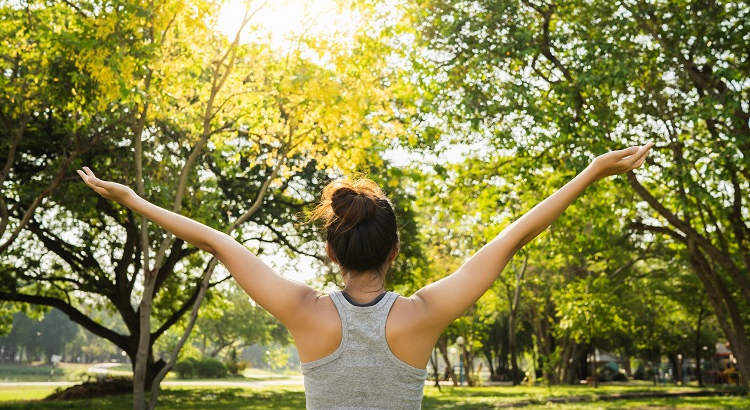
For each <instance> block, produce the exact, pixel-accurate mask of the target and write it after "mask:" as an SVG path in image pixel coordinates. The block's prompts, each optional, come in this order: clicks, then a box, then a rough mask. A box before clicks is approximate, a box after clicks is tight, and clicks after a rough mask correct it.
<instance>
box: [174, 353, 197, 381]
mask: <svg viewBox="0 0 750 410" xmlns="http://www.w3.org/2000/svg"><path fill="white" fill-rule="evenodd" d="M196 363H198V360H197V359H195V358H193V357H188V358H186V359H184V360H180V361H179V362H177V363H175V365H174V371H175V372H177V377H178V378H180V379H192V378H193V377H195V375H196V371H195V368H196Z"/></svg>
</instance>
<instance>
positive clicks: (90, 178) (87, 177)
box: [76, 167, 106, 195]
mask: <svg viewBox="0 0 750 410" xmlns="http://www.w3.org/2000/svg"><path fill="white" fill-rule="evenodd" d="M83 169H85V170H86V171H87V172H85V173H84V172H83V171H81V170H80V169H77V170H76V172H77V173H78V175H79V176H80V177H81V179H83V182H85V183H86V185H88V186H89V187H90V188H91V189H93V190H94V191H95V192H96V193H97V194H100V195H103V194H104V193H106V190H105V189H104V188H102V187H101V186H99V185H98V184H97V182H98V179H97V178H96V176H94V173H93V172H91V170H90V169H89V168H88V167H83Z"/></svg>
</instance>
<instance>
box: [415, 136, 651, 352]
mask: <svg viewBox="0 0 750 410" xmlns="http://www.w3.org/2000/svg"><path fill="white" fill-rule="evenodd" d="M652 146H653V144H652V143H648V144H646V145H643V146H635V147H630V148H626V149H623V150H619V151H612V152H609V153H607V154H604V155H601V156H599V157H597V158H596V159H595V160H594V161H593V162H592V163H591V165H589V167H587V168H586V169H585V170H584V171H583V172H581V173H580V174H578V175H577V176H576V177H575V178H573V179H572V180H571V181H569V182H568V183H567V184H565V186H563V187H562V188H560V189H559V190H558V191H557V192H555V193H554V194H552V195H551V196H549V197H548V198H547V199H545V200H544V201H542V202H540V203H539V204H537V205H536V206H535V207H534V208H532V209H531V210H530V211H529V212H527V213H526V214H524V215H523V216H522V217H521V218H519V219H518V220H516V221H515V222H513V223H512V224H510V225H509V226H508V227H507V228H505V229H504V230H503V231H502V232H500V234H499V235H498V236H497V237H495V239H493V240H492V241H490V242H489V243H487V244H486V245H485V246H484V247H482V249H480V250H479V251H478V252H477V253H476V254H474V255H473V256H472V257H471V258H469V260H467V261H466V262H465V263H464V264H463V265H462V266H461V267H460V268H458V270H456V271H455V272H454V273H452V274H451V275H449V276H447V277H445V278H443V279H440V280H438V281H437V282H434V283H431V284H430V285H427V286H425V287H424V288H422V289H420V290H419V291H417V292H416V293H415V294H414V295H413V296H412V297H411V298H412V300H413V301H414V302H415V304H416V305H417V306H419V308H420V309H419V310H420V311H421V313H422V314H420V317H423V318H424V320H423V325H422V326H423V330H424V331H425V332H429V333H434V336H435V337H437V336H438V335H439V334H440V333H441V332H442V331H443V329H444V328H445V327H446V326H448V325H449V324H450V323H451V322H452V321H453V320H454V319H456V318H457V317H458V316H459V315H461V314H462V313H463V312H464V311H465V310H466V309H467V308H468V307H469V306H471V304H472V303H474V302H475V301H476V300H477V299H479V297H480V296H482V294H483V293H484V292H486V291H487V289H489V287H490V286H491V285H492V282H494V281H495V279H497V276H498V275H499V274H500V272H502V270H503V268H505V265H506V264H507V263H508V261H510V259H511V258H512V257H513V255H514V254H515V253H516V252H517V251H518V250H519V249H521V247H523V246H524V245H525V244H526V243H528V242H529V241H531V240H532V239H534V238H535V237H536V236H537V235H539V234H540V233H542V232H543V231H544V230H545V229H546V228H547V227H548V226H549V225H550V224H552V222H553V221H554V220H555V219H557V218H558V217H559V216H560V215H561V214H562V213H563V211H564V210H565V208H567V207H568V205H570V204H571V203H572V202H573V201H574V200H575V199H576V198H577V197H578V195H580V194H581V193H582V192H583V191H584V189H586V187H587V186H589V185H591V184H592V183H594V182H595V181H596V180H598V179H601V178H604V177H606V176H609V175H614V174H620V173H623V172H628V171H631V170H633V169H635V168H638V167H639V166H641V164H643V161H644V160H645V159H646V155H647V154H648V151H649V149H651V147H652Z"/></svg>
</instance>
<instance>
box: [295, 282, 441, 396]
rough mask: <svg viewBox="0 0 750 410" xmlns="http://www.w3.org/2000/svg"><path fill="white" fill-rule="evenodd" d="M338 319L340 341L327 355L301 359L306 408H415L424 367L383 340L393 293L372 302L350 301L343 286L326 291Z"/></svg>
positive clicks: (396, 295)
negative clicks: (398, 354) (357, 303)
mask: <svg viewBox="0 0 750 410" xmlns="http://www.w3.org/2000/svg"><path fill="white" fill-rule="evenodd" d="M330 296H331V300H333V303H334V305H336V310H337V311H338V313H339V317H340V318H341V343H340V344H339V347H338V348H337V349H336V351H334V352H333V353H331V354H330V355H328V356H326V357H323V358H322V359H318V360H314V361H312V362H307V363H302V374H303V375H304V378H305V398H306V401H307V408H308V409H312V410H317V409H342V410H343V409H347V410H355V409H356V410H364V409H367V410H374V409H419V408H420V407H421V404H422V395H423V390H424V381H425V379H426V377H427V371H426V370H425V369H419V368H416V367H414V366H412V365H410V364H408V363H406V362H404V361H402V360H401V359H399V358H397V357H396V356H395V355H394V354H393V352H392V351H391V349H390V347H389V346H388V343H387V342H386V339H385V321H386V318H387V317H388V312H390V310H391V306H393V302H395V301H396V298H398V294H397V293H394V292H386V294H385V296H383V298H382V299H380V301H378V302H377V303H375V304H374V305H372V306H354V305H352V304H351V303H349V302H348V301H347V300H346V299H345V298H344V295H343V294H342V293H341V291H336V292H333V293H331V294H330Z"/></svg>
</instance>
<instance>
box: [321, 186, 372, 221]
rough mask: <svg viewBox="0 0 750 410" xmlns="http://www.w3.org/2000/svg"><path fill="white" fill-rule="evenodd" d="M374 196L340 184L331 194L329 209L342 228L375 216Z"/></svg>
mask: <svg viewBox="0 0 750 410" xmlns="http://www.w3.org/2000/svg"><path fill="white" fill-rule="evenodd" d="M375 200H376V198H374V197H373V196H371V195H369V194H368V193H367V192H363V191H361V190H358V189H356V187H348V186H342V187H339V188H338V189H336V190H335V191H334V192H333V193H332V194H331V209H332V210H333V214H334V215H336V217H337V218H338V220H339V224H340V225H341V227H343V228H344V229H348V228H351V227H353V226H356V225H358V224H359V223H360V222H362V221H365V220H367V219H370V218H372V217H374V216H375V211H376V207H377V203H376V202H375Z"/></svg>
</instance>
